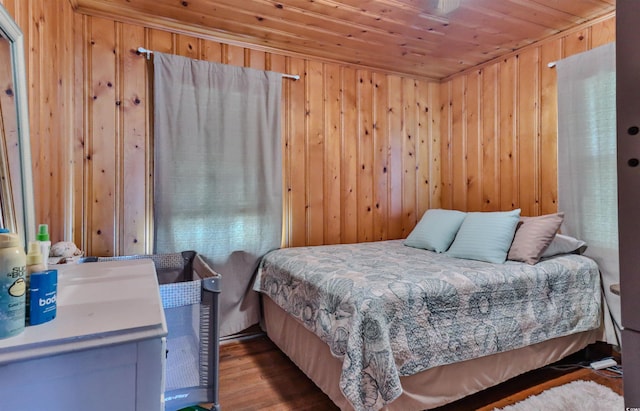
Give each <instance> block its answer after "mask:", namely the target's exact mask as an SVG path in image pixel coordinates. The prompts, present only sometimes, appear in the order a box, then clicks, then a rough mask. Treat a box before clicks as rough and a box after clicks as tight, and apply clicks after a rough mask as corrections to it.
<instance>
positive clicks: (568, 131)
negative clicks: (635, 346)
mask: <svg viewBox="0 0 640 411" xmlns="http://www.w3.org/2000/svg"><path fill="white" fill-rule="evenodd" d="M556 69H557V71H558V209H559V210H560V211H564V213H565V217H564V222H563V224H562V231H563V232H564V233H565V234H569V235H571V236H574V237H577V238H579V239H581V240H583V241H586V243H587V250H586V252H585V255H587V256H588V257H591V258H593V259H594V260H595V261H596V262H597V263H598V266H599V267H600V273H601V274H602V282H603V289H604V296H605V303H606V304H605V305H606V307H605V309H606V308H609V309H610V313H611V315H605V317H604V321H606V322H607V323H608V326H607V331H608V334H607V335H606V342H608V343H610V344H613V345H618V346H619V345H620V343H619V341H620V331H621V326H620V324H621V323H620V320H621V317H620V297H619V296H617V295H615V294H613V293H612V292H611V290H610V289H609V287H610V286H611V284H616V283H619V282H620V271H619V267H618V265H619V259H618V203H617V198H618V191H617V178H618V177H617V163H616V48H615V43H610V44H606V45H604V46H600V47H597V48H594V49H592V50H589V51H586V52H583V53H579V54H575V55H573V56H571V57H568V58H566V59H563V60H560V61H558V62H557V65H556ZM611 330H615V332H611Z"/></svg>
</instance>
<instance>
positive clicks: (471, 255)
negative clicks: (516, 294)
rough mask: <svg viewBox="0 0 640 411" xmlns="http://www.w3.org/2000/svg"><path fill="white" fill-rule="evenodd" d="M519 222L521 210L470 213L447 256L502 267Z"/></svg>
mask: <svg viewBox="0 0 640 411" xmlns="http://www.w3.org/2000/svg"><path fill="white" fill-rule="evenodd" d="M519 220H520V209H517V210H513V211H497V212H485V213H483V212H475V213H467V216H466V217H465V219H464V221H463V222H462V225H461V226H460V229H459V230H458V234H457V235H456V238H455V240H454V241H453V244H451V247H450V248H449V250H448V251H447V255H449V256H451V257H457V258H465V259H469V260H480V261H486V262H488V263H498V264H502V263H504V262H505V261H506V259H507V253H508V252H509V247H511V242H512V241H513V236H514V234H515V232H516V227H517V226H518V221H519Z"/></svg>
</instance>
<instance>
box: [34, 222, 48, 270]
mask: <svg viewBox="0 0 640 411" xmlns="http://www.w3.org/2000/svg"><path fill="white" fill-rule="evenodd" d="M36 240H38V243H40V253H41V254H42V264H44V269H45V270H46V269H48V268H49V251H50V250H51V241H50V240H49V226H48V225H46V224H40V225H39V226H38V234H37V235H36Z"/></svg>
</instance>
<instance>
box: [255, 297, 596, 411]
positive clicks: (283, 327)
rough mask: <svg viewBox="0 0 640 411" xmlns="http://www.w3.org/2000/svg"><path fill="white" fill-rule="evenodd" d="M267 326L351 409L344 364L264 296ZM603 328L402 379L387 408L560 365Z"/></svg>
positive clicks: (424, 405)
mask: <svg viewBox="0 0 640 411" xmlns="http://www.w3.org/2000/svg"><path fill="white" fill-rule="evenodd" d="M262 304H263V310H264V313H263V314H264V318H263V320H264V321H263V328H264V330H265V331H266V333H267V335H268V337H269V338H270V339H271V340H272V341H273V342H274V343H275V344H276V345H277V346H278V347H279V348H280V349H281V350H282V351H283V352H284V353H285V354H286V355H287V356H288V357H289V358H290V359H291V360H292V361H293V362H294V363H295V364H296V365H297V366H298V368H300V369H301V370H302V371H303V372H304V373H305V374H306V375H307V376H308V377H309V378H310V379H311V380H312V381H313V382H314V383H315V384H316V385H317V386H318V387H319V388H320V389H321V390H322V391H323V392H324V393H325V394H327V395H328V396H329V398H331V400H332V401H333V402H334V403H335V404H336V405H337V406H338V407H339V408H340V409H341V410H353V407H352V406H351V404H350V403H349V402H348V401H347V399H346V398H345V397H344V396H343V394H342V392H341V391H340V388H339V387H338V381H339V380H340V374H341V367H342V362H341V361H340V360H339V359H338V358H336V357H334V356H332V355H331V352H330V350H329V347H328V346H327V345H326V344H325V343H324V342H323V341H322V340H320V338H318V337H317V336H316V335H315V334H313V333H312V332H310V331H308V330H307V329H306V328H305V327H304V326H303V325H301V324H300V323H299V322H298V321H297V320H296V319H295V318H293V317H291V316H290V315H288V314H287V313H286V312H285V311H284V310H282V309H281V308H280V307H279V306H277V305H276V304H275V303H274V302H273V301H272V300H271V299H270V298H269V297H267V296H265V295H263V296H262ZM601 337H602V330H599V329H596V330H591V331H586V332H582V333H578V334H573V335H569V336H565V337H561V338H555V339H553V340H549V341H545V342H542V343H538V344H535V345H531V346H527V347H523V348H520V349H517V350H513V351H509V352H504V353H500V354H493V355H489V356H485V357H481V358H477V359H474V360H468V361H463V362H460V363H454V364H449V365H444V366H439V367H435V368H432V369H429V370H426V371H424V372H421V373H419V374H415V375H412V376H409V377H400V381H401V383H402V388H403V394H402V395H401V396H400V397H398V398H397V399H396V400H395V401H393V402H392V403H390V404H387V406H386V407H385V408H384V410H390V411H391V410H396V411H411V410H416V411H419V410H424V409H431V408H434V407H439V406H441V405H444V404H448V403H451V402H453V401H456V400H458V399H460V398H462V397H465V396H467V395H470V394H473V393H476V392H478V391H481V390H483V389H485V388H489V387H491V386H494V385H497V384H499V383H501V382H504V381H506V380H508V379H510V378H513V377H515V376H517V375H520V374H522V373H525V372H527V371H531V370H534V369H537V368H540V367H543V366H545V365H548V364H551V363H553V362H556V361H558V360H560V359H562V358H564V357H566V356H568V355H570V354H573V353H575V352H577V351H579V350H581V349H583V348H585V347H586V346H587V345H589V344H591V343H594V342H595V341H596V340H599V339H601Z"/></svg>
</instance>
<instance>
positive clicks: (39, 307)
mask: <svg viewBox="0 0 640 411" xmlns="http://www.w3.org/2000/svg"><path fill="white" fill-rule="evenodd" d="M29 293H30V294H31V306H30V307H29V311H30V313H29V315H30V317H29V324H30V325H37V324H42V323H46V322H47V321H51V320H53V319H54V318H56V311H57V306H58V303H57V295H58V270H46V271H41V272H39V273H33V274H32V275H31V289H30V290H29Z"/></svg>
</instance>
